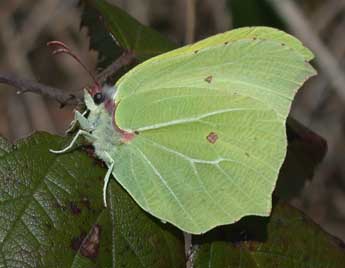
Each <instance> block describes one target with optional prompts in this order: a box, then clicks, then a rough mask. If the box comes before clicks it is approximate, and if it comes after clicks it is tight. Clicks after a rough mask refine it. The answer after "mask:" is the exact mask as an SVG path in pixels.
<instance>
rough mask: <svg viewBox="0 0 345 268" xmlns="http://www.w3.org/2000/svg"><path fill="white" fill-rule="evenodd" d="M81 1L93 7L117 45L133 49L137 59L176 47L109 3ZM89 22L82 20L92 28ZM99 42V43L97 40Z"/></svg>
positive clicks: (99, 0) (90, 0) (93, 0)
mask: <svg viewBox="0 0 345 268" xmlns="http://www.w3.org/2000/svg"><path fill="white" fill-rule="evenodd" d="M82 3H84V4H85V6H86V7H87V8H88V9H89V8H91V9H93V11H92V12H96V13H98V16H94V17H95V18H97V19H98V20H99V19H100V18H101V20H102V22H103V24H104V25H105V27H106V29H107V31H108V32H110V33H111V34H112V35H113V37H114V38H115V40H116V42H117V45H118V47H120V48H121V49H127V50H130V51H133V52H134V53H135V55H136V56H137V58H138V59H139V61H144V60H146V59H148V58H150V57H153V56H156V55H159V54H161V53H164V52H167V51H169V50H171V49H174V48H176V44H174V43H173V42H172V41H170V40H169V39H167V38H165V37H164V36H162V35H161V34H160V33H158V32H157V31H155V30H153V29H152V28H149V27H147V26H145V25H142V24H141V23H139V22H138V21H137V20H136V19H134V18H133V17H131V16H130V15H128V14H127V13H126V12H124V11H123V10H121V9H120V8H118V7H117V6H115V5H111V4H109V3H107V2H106V1H103V0H82ZM93 21H95V20H93ZM91 22H92V21H90V23H91ZM90 23H87V22H86V20H85V22H84V24H85V25H88V26H89V27H91V29H93V27H94V26H93V25H91V24H90ZM97 29H99V28H97ZM93 34H95V35H94V36H95V38H96V37H97V33H96V31H92V32H91V36H93ZM103 36H104V34H103ZM99 44H101V43H100V42H99ZM116 49H118V48H116V46H115V45H114V50H116ZM106 53H107V52H106ZM105 55H107V54H105Z"/></svg>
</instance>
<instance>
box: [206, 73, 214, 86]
mask: <svg viewBox="0 0 345 268" xmlns="http://www.w3.org/2000/svg"><path fill="white" fill-rule="evenodd" d="M212 79H213V76H212V75H209V76H207V77H206V78H205V82H207V83H209V84H210V83H211V82H212Z"/></svg>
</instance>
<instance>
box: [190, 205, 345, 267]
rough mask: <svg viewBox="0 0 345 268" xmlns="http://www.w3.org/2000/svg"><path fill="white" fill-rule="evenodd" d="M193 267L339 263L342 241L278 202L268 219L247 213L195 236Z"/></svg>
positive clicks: (341, 260) (304, 265) (311, 265)
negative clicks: (240, 218)
mask: <svg viewBox="0 0 345 268" xmlns="http://www.w3.org/2000/svg"><path fill="white" fill-rule="evenodd" d="M193 242H194V243H195V246H194V248H195V253H194V255H193V259H192V262H193V263H194V266H193V267H194V268H224V267H227V268H232V267H244V268H246V267H248V268H249V267H265V268H271V267H272V268H273V267H284V268H289V267H301V268H303V267H313V268H325V267H328V268H336V267H339V268H340V267H343V266H344V262H345V254H344V253H345V252H344V244H343V243H342V242H341V241H340V240H337V239H335V238H333V237H332V236H330V235H329V234H327V233H325V232H324V231H323V230H322V229H321V228H320V227H319V226H317V225H316V224H315V223H313V222H312V221H311V220H309V219H308V218H307V217H306V216H304V215H303V214H302V213H301V212H300V211H298V210H297V209H294V208H292V207H289V206H287V205H285V204H282V203H279V204H278V205H277V206H275V208H274V209H273V212H272V216H271V217H270V218H269V219H268V218H267V219H264V218H259V217H248V218H245V219H243V220H241V221H240V222H239V223H237V224H234V225H232V226H228V227H223V228H218V229H217V230H214V231H212V232H210V233H208V234H207V235H205V236H200V237H195V238H194V239H193Z"/></svg>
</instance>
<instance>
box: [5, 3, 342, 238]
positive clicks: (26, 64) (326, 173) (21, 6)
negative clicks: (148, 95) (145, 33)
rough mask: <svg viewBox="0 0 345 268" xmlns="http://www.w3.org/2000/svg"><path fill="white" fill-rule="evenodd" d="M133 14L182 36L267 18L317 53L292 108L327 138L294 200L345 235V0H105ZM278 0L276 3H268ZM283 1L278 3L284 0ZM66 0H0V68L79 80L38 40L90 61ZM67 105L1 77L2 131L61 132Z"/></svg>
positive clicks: (12, 134) (73, 83)
mask: <svg viewBox="0 0 345 268" xmlns="http://www.w3.org/2000/svg"><path fill="white" fill-rule="evenodd" d="M109 2H112V3H115V4H117V5H118V6H120V7H122V8H123V9H125V10H127V11H128V12H129V13H130V14H131V15H132V16H134V17H135V18H137V19H138V20H139V21H140V22H142V23H144V24H146V25H150V26H152V27H154V28H155V29H157V30H159V31H160V32H161V33H163V34H165V35H167V36H168V37H169V38H170V39H172V40H174V41H175V42H176V43H178V44H180V45H183V44H186V43H191V42H193V41H195V40H199V39H202V38H204V37H207V36H209V35H213V34H215V33H218V32H223V31H227V30H229V29H232V28H236V27H241V26H248V25H269V26H273V27H277V28H281V29H285V30H286V31H288V32H291V33H292V34H294V35H296V36H297V37H298V38H299V39H301V40H302V41H303V42H304V43H305V44H306V45H307V46H308V47H310V48H311V49H312V50H313V51H314V53H315V54H316V60H315V61H314V62H313V64H314V66H315V67H316V68H317V70H318V71H319V75H318V76H317V77H315V78H313V79H311V80H310V81H308V83H307V84H306V85H305V86H304V88H303V89H301V90H300V92H299V93H298V95H297V97H296V99H295V101H294V104H293V108H292V111H291V115H292V116H293V117H294V118H295V119H297V120H298V121H300V122H301V123H303V124H304V125H305V126H307V127H308V128H310V129H312V130H313V131H315V132H316V133H318V134H319V135H321V136H322V137H324V138H325V139H326V140H327V143H328V152H327V155H326V157H325V159H324V161H323V162H322V164H321V165H320V166H319V167H318V169H317V170H316V172H315V176H314V177H313V178H312V180H310V181H308V182H307V184H306V185H305V187H304V189H303V191H302V192H301V193H300V196H299V197H297V198H294V199H293V200H291V203H292V204H294V205H295V206H297V207H299V208H301V209H303V211H305V212H306V213H307V214H308V215H310V216H311V217H312V218H313V219H314V220H315V221H316V222H317V223H319V224H321V226H323V227H324V228H325V229H326V230H327V231H329V232H330V233H332V234H335V235H337V236H339V237H340V238H342V239H343V240H344V239H345V228H344V227H345V157H344V155H345V133H344V123H345V118H344V115H345V113H344V110H345V109H344V103H345V73H344V63H345V0H300V1H295V2H294V1H292V0H278V1H277V0H276V1H274V0H217V1H215V0H112V1H109ZM272 2H276V3H277V2H279V4H276V5H274V4H272ZM282 3H283V4H282ZM76 6H77V1H72V0H64V1H62V0H1V2H0V72H6V73H13V74H16V75H18V76H20V77H22V78H29V79H33V80H38V81H40V82H42V83H45V84H48V85H51V86H55V87H58V88H61V89H62V90H76V91H77V90H80V89H82V88H83V87H84V86H86V85H88V84H90V83H91V79H90V77H89V76H88V75H87V74H86V73H85V71H84V70H83V69H82V68H81V67H80V66H79V65H78V64H76V63H75V61H73V60H72V59H71V58H70V57H67V56H64V55H62V56H58V57H53V56H51V55H50V50H49V49H47V48H46V46H45V44H46V42H47V41H50V40H60V41H63V42H65V43H66V44H68V45H69V46H70V47H71V48H72V49H73V50H74V51H75V52H76V53H77V54H78V55H79V56H80V58H81V59H82V60H83V62H84V63H85V64H86V65H87V66H88V67H89V68H90V69H91V70H95V66H96V60H97V54H96V53H95V52H93V51H89V43H88V37H87V34H86V30H85V29H83V30H81V31H80V28H79V25H80V10H79V9H78V8H76ZM73 108H74V107H65V108H63V109H60V108H59V104H58V103H56V102H54V101H51V100H47V99H45V98H43V97H41V96H38V95H33V94H24V95H17V94H16V90H15V89H13V88H10V87H7V86H4V85H0V135H2V136H4V137H6V138H8V139H9V140H11V141H15V140H17V139H18V138H22V137H26V136H28V135H30V134H31V133H32V132H33V131H35V130H45V131H48V132H50V133H56V134H61V135H62V134H63V133H64V130H65V129H66V128H67V127H68V124H69V122H70V121H71V120H72V117H73Z"/></svg>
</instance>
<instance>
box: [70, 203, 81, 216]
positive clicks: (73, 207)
mask: <svg viewBox="0 0 345 268" xmlns="http://www.w3.org/2000/svg"><path fill="white" fill-rule="evenodd" d="M69 208H70V210H71V212H72V214H73V215H79V214H80V212H81V209H80V208H79V207H78V206H77V204H76V203H74V202H70V203H69Z"/></svg>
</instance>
